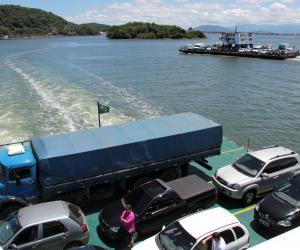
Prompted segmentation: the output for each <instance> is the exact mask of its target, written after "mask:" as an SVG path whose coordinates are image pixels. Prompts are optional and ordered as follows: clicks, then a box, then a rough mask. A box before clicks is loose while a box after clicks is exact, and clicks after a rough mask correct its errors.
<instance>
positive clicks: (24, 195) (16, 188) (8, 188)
mask: <svg viewBox="0 0 300 250" xmlns="http://www.w3.org/2000/svg"><path fill="white" fill-rule="evenodd" d="M8 197H16V198H21V199H23V200H26V201H30V200H33V199H35V198H36V160H35V158H34V156H33V153H32V150H31V147H30V146H29V145H23V144H12V145H9V146H7V147H3V148H0V200H4V199H7V198H8Z"/></svg>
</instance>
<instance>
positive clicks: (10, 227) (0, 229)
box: [0, 212, 21, 245]
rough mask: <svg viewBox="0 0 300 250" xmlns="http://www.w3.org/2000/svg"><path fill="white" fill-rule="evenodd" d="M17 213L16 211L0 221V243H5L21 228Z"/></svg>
mask: <svg viewBox="0 0 300 250" xmlns="http://www.w3.org/2000/svg"><path fill="white" fill-rule="evenodd" d="M17 213H18V212H14V213H13V214H11V215H10V216H9V217H8V218H7V219H6V220H4V221H0V244H1V245H3V244H4V243H5V242H7V241H8V240H9V239H10V238H11V237H12V236H14V235H15V234H16V233H17V232H18V231H19V230H20V229H21V226H20V224H19V222H18V219H17Z"/></svg>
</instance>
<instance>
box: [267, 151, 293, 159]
mask: <svg viewBox="0 0 300 250" xmlns="http://www.w3.org/2000/svg"><path fill="white" fill-rule="evenodd" d="M294 154H295V152H294V151H292V152H290V153H287V154H282V155H276V156H274V157H271V158H270V159H269V160H272V159H275V158H278V157H282V156H287V155H294Z"/></svg>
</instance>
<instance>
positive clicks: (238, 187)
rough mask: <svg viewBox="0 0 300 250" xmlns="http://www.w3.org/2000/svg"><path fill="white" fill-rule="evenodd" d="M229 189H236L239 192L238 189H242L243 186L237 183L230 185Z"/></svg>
mask: <svg viewBox="0 0 300 250" xmlns="http://www.w3.org/2000/svg"><path fill="white" fill-rule="evenodd" d="M229 188H232V189H234V190H238V189H240V188H241V186H240V185H239V184H237V183H235V184H231V185H229Z"/></svg>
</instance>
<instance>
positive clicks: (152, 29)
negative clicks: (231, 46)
mask: <svg viewBox="0 0 300 250" xmlns="http://www.w3.org/2000/svg"><path fill="white" fill-rule="evenodd" d="M106 36H107V38H109V39H162V38H171V39H181V38H205V37H206V36H205V34H204V33H202V32H201V31H197V30H189V31H185V30H184V29H182V28H180V27H178V26H175V25H158V24H155V23H143V22H131V23H127V24H123V25H118V26H111V27H110V29H109V30H108V31H107V33H106Z"/></svg>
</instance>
